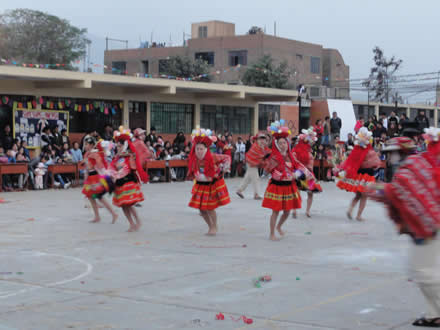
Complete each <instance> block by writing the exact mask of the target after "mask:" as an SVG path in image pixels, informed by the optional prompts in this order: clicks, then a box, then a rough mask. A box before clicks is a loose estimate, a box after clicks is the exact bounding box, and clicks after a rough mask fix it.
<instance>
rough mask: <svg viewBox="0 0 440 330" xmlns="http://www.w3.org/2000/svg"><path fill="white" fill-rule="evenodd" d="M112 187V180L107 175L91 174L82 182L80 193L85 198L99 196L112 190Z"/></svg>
mask: <svg viewBox="0 0 440 330" xmlns="http://www.w3.org/2000/svg"><path fill="white" fill-rule="evenodd" d="M113 188H114V185H113V181H112V179H111V178H110V177H109V176H104V175H99V174H95V175H91V176H89V177H87V180H86V181H85V182H84V187H83V190H82V193H83V194H84V195H85V196H86V197H87V198H95V199H96V198H98V199H99V198H101V197H102V196H104V195H105V194H106V193H108V192H112V191H113Z"/></svg>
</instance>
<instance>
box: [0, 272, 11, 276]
mask: <svg viewBox="0 0 440 330" xmlns="http://www.w3.org/2000/svg"><path fill="white" fill-rule="evenodd" d="M0 275H12V272H0Z"/></svg>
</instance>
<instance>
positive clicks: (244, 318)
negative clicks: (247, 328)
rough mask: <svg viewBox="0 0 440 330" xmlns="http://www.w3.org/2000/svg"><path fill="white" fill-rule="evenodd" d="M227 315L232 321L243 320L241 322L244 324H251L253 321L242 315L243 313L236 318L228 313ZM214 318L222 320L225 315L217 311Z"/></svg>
mask: <svg viewBox="0 0 440 330" xmlns="http://www.w3.org/2000/svg"><path fill="white" fill-rule="evenodd" d="M229 317H230V318H231V320H232V321H234V322H239V321H242V320H243V322H244V323H246V324H252V323H253V322H254V321H253V320H252V319H250V318H247V317H246V316H244V315H242V316H240V317H238V318H234V317H233V316H232V315H230V316H229ZM215 319H216V320H219V321H223V320H224V319H225V316H224V315H223V313H218V314H217V315H216V316H215Z"/></svg>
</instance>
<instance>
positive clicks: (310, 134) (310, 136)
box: [299, 127, 318, 144]
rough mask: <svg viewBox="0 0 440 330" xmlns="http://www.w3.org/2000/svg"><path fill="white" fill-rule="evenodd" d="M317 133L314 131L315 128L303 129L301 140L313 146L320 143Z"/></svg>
mask: <svg viewBox="0 0 440 330" xmlns="http://www.w3.org/2000/svg"><path fill="white" fill-rule="evenodd" d="M316 135H317V134H316V132H315V131H314V130H313V127H309V129H303V130H301V134H300V135H299V139H300V140H302V141H304V142H306V143H309V144H313V143H315V142H316V141H318V138H317V137H316Z"/></svg>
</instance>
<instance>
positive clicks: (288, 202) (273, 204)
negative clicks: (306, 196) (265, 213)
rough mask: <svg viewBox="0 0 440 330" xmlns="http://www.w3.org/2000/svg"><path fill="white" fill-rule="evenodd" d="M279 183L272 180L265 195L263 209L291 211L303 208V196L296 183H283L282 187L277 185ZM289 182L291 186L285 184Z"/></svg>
mask: <svg viewBox="0 0 440 330" xmlns="http://www.w3.org/2000/svg"><path fill="white" fill-rule="evenodd" d="M276 182H279V181H273V180H270V181H269V184H268V186H267V188H266V192H265V193H264V199H263V205H262V206H263V207H265V208H268V209H272V210H274V211H289V210H293V209H300V208H301V196H300V194H299V192H298V188H297V187H296V183H295V181H292V182H290V181H282V182H283V183H282V185H279V184H275V183H276ZM284 182H286V183H287V182H289V183H290V184H284Z"/></svg>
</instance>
